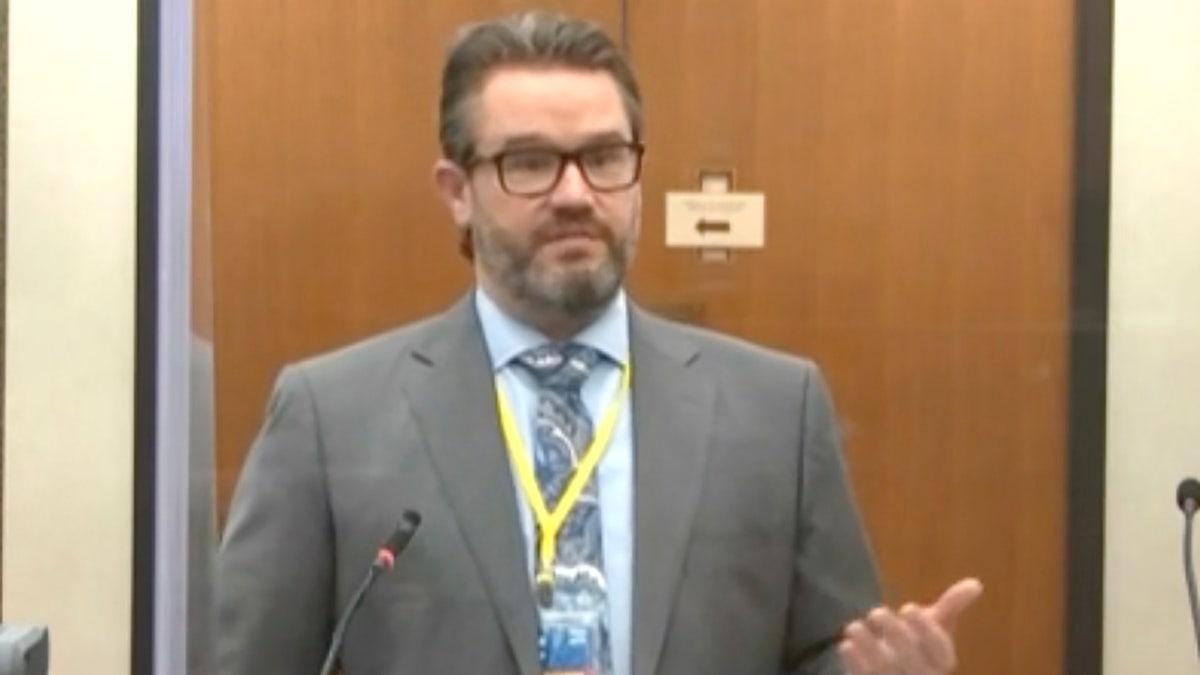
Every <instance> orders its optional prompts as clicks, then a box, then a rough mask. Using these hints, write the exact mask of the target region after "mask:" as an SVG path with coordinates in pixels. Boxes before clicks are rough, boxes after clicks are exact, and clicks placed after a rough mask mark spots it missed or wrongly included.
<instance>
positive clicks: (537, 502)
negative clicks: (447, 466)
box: [496, 365, 633, 604]
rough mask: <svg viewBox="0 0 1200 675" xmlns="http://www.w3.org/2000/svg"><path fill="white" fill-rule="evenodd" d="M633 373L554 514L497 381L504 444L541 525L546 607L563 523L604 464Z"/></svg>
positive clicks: (624, 371) (625, 377)
mask: <svg viewBox="0 0 1200 675" xmlns="http://www.w3.org/2000/svg"><path fill="white" fill-rule="evenodd" d="M632 370H633V368H632V367H631V366H629V365H624V366H622V368H621V386H620V388H619V389H618V390H617V394H616V396H615V397H614V398H613V400H612V402H611V403H609V405H608V408H607V409H605V411H604V415H603V416H602V417H601V419H600V426H599V427H598V428H597V429H596V434H595V435H594V436H593V438H592V443H591V445H589V446H588V449H587V452H585V453H584V455H583V459H582V460H581V461H580V462H579V464H578V465H576V467H575V472H574V473H573V474H571V480H570V481H569V482H568V483H567V487H566V489H565V490H563V494H562V496H561V497H560V498H559V500H558V503H557V504H555V506H554V510H553V511H550V510H549V509H547V508H546V500H545V498H544V497H543V496H542V490H541V488H539V487H538V480H537V474H535V473H534V470H533V465H532V464H531V463H530V461H529V453H528V451H527V450H526V449H525V443H524V442H523V441H522V440H521V434H520V432H519V431H518V430H517V423H516V419H515V417H514V415H513V411H512V406H510V405H509V403H508V398H507V397H506V396H505V395H504V388H503V387H501V386H500V378H499V377H497V378H496V404H497V406H498V407H499V410H500V426H501V429H502V430H503V432H504V444H505V446H506V447H507V448H508V455H509V458H510V459H511V460H512V463H513V466H514V467H516V471H517V478H518V479H519V480H520V483H521V491H522V492H523V493H525V499H526V501H528V502H529V506H530V508H532V509H533V516H534V519H535V520H536V521H537V547H538V566H537V575H536V580H537V587H538V595H539V599H540V600H541V601H542V602H543V604H548V601H549V594H550V592H551V591H552V590H553V584H554V572H553V567H554V555H555V548H556V544H557V542H558V531H559V530H560V529H562V525H563V523H564V522H566V520H567V514H569V513H570V512H571V509H572V507H574V506H575V502H577V501H579V496H580V495H581V494H583V488H584V486H586V485H587V482H588V478H589V477H591V475H592V472H593V471H595V469H596V465H597V464H599V463H600V457H601V456H602V455H603V454H604V451H605V449H606V448H608V443H609V441H610V440H611V439H612V435H613V430H614V429H615V428H616V426H617V418H618V417H619V416H620V412H621V404H622V403H623V402H624V401H625V398H626V394H627V393H628V392H629V381H630V378H631V372H632Z"/></svg>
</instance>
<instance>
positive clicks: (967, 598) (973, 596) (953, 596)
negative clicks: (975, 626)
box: [930, 579, 983, 631]
mask: <svg viewBox="0 0 1200 675" xmlns="http://www.w3.org/2000/svg"><path fill="white" fill-rule="evenodd" d="M982 594H983V584H982V583H980V582H979V580H978V579H963V580H961V581H959V582H958V583H956V584H954V585H953V586H951V587H950V588H948V589H946V592H945V593H942V597H940V598H938V600H937V602H936V603H934V605H933V607H931V608H930V611H931V612H932V614H933V620H934V621H937V622H938V624H939V625H940V626H941V627H942V628H945V629H946V630H947V631H950V630H953V629H954V625H955V624H956V623H958V617H959V616H960V615H961V614H962V613H963V610H965V609H966V608H967V607H970V606H971V605H972V604H974V602H975V601H976V600H978V599H979V596H980V595H982Z"/></svg>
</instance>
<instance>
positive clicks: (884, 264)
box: [629, 0, 1073, 675]
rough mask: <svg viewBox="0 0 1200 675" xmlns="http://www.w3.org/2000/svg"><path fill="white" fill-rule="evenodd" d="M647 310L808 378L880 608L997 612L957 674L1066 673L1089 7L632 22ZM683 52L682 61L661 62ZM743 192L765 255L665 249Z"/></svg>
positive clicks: (687, 7)
mask: <svg viewBox="0 0 1200 675" xmlns="http://www.w3.org/2000/svg"><path fill="white" fill-rule="evenodd" d="M631 11H632V15H631V16H630V17H629V26H630V46H631V50H632V56H633V59H634V62H635V66H636V67H637V68H638V70H639V73H640V75H641V77H642V84H643V87H644V89H645V92H646V98H647V102H646V105H647V110H648V113H647V115H648V120H647V121H648V127H649V138H648V147H649V157H648V160H647V161H648V166H647V174H646V205H647V208H646V222H645V228H646V234H645V240H646V241H645V243H644V245H643V247H642V253H641V259H640V260H639V262H638V267H637V272H636V274H635V284H634V286H635V288H636V289H638V290H639V291H640V294H641V295H642V296H644V297H652V298H666V299H669V300H670V301H671V302H675V303H692V304H698V305H701V306H703V307H704V308H705V312H704V316H705V321H706V323H708V324H709V325H710V326H713V327H715V328H718V329H722V330H726V331H729V332H732V333H735V334H739V335H743V336H745V337H747V338H749V339H752V340H755V341H759V342H765V343H767V344H769V345H773V346H776V347H779V348H782V349H786V350H788V351H792V352H796V353H801V354H807V355H810V356H812V357H814V358H815V359H816V360H817V361H818V362H819V363H820V364H821V365H822V367H823V368H824V370H825V373H826V375H827V377H828V378H829V380H830V382H831V386H832V388H833V391H834V394H835V397H836V402H837V405H838V409H839V413H840V416H841V420H842V423H843V427H844V434H845V437H846V447H847V453H848V456H849V458H850V461H851V466H852V473H853V477H854V481H855V486H856V489H857V492H858V494H859V497H860V501H861V503H862V506H863V510H864V512H865V516H866V519H867V521H868V523H869V525H870V529H871V531H872V535H873V540H874V543H875V546H876V549H877V551H878V554H879V558H880V563H881V568H882V573H883V575H884V580H885V584H886V587H887V591H888V593H887V595H888V600H889V601H892V602H903V601H907V600H911V599H920V600H927V599H932V598H933V597H935V594H936V593H938V592H939V591H940V590H941V589H942V588H943V587H944V586H945V585H947V584H948V583H949V582H951V581H952V580H954V579H957V578H958V577H960V576H963V575H967V574H972V575H980V576H981V577H982V578H983V579H984V580H985V581H986V583H987V586H988V592H987V594H986V595H985V599H984V601H983V602H982V604H981V605H980V606H979V607H978V608H977V610H976V611H975V612H973V614H972V615H971V616H970V617H969V618H968V619H967V621H966V622H965V624H964V626H963V634H962V635H963V642H962V657H963V666H962V669H961V672H964V673H971V674H972V675H977V674H982V675H991V674H995V675H1000V674H1002V673H1003V674H1008V673H1036V674H1039V675H1051V674H1052V673H1058V672H1060V668H1061V662H1062V626H1063V621H1064V616H1063V588H1064V579H1063V556H1064V545H1065V537H1064V535H1065V530H1064V525H1063V523H1064V513H1065V493H1064V488H1065V485H1066V477H1065V453H1066V392H1067V389H1066V366H1067V361H1066V357H1067V347H1068V343H1067V329H1068V297H1069V296H1068V292H1069V289H1068V278H1069V270H1070V267H1069V266H1070V248H1069V244H1070V210H1069V204H1070V194H1071V192H1070V190H1071V182H1070V179H1071V174H1070V169H1071V167H1070V147H1071V146H1070V142H1071V133H1072V129H1071V124H1072V112H1073V111H1072V108H1071V100H1072V79H1071V72H1072V61H1071V58H1072V57H1071V54H1072V44H1073V42H1072V38H1073V36H1072V30H1073V29H1072V23H1071V21H1072V16H1073V4H1072V3H1069V2H1066V1H1063V0H1054V1H1051V2H1045V1H1044V0H1015V1H1011V2H996V1H985V2H972V3H961V2H951V1H949V0H930V1H927V2H906V3H882V4H881V3H875V2H866V1H865V0H854V1H850V2H846V1H842V0H838V1H836V2H835V1H833V0H830V1H826V2H776V1H774V0H756V1H745V0H738V1H736V2H735V1H734V0H728V1H721V0H690V1H689V0H676V1H674V2H663V3H653V2H647V3H632V5H631ZM666 45H670V52H671V57H670V58H668V57H666V56H665V55H664V46H666ZM726 167H728V168H732V169H733V170H734V172H735V179H736V184H735V188H736V189H745V190H754V191H763V192H765V193H766V195H767V221H768V226H767V236H766V239H767V248H766V249H765V250H763V251H759V252H737V253H735V254H734V258H733V261H732V263H731V264H725V265H722V264H706V263H702V262H699V261H698V260H697V258H696V256H694V255H693V254H690V253H687V252H680V251H669V250H667V249H666V248H665V246H663V244H662V242H663V240H664V234H663V216H664V207H663V199H664V197H663V195H664V193H665V192H666V191H667V190H679V189H694V188H695V186H696V181H697V176H698V173H699V172H700V171H701V170H705V169H721V168H726Z"/></svg>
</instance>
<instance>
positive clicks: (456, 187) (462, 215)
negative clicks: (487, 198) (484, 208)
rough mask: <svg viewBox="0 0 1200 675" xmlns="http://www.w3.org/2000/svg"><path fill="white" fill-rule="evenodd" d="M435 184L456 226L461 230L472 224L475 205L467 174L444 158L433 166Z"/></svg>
mask: <svg viewBox="0 0 1200 675" xmlns="http://www.w3.org/2000/svg"><path fill="white" fill-rule="evenodd" d="M433 183H434V185H435V186H436V187H437V191H438V195H439V196H440V197H441V198H442V202H444V203H445V204H446V208H447V209H449V210H450V217H451V218H452V219H453V220H454V224H455V225H457V226H458V227H460V228H465V227H467V225H469V224H470V222H471V212H472V211H473V210H474V204H473V203H472V196H471V191H470V190H469V189H468V185H467V174H466V172H465V171H463V170H462V167H460V166H458V165H457V164H455V163H454V162H451V161H450V160H448V159H445V158H442V159H439V160H438V161H437V162H436V163H435V164H434V165H433Z"/></svg>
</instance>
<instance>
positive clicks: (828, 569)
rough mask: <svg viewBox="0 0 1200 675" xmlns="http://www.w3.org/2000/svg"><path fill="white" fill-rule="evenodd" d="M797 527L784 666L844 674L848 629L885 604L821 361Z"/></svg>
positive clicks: (810, 398)
mask: <svg viewBox="0 0 1200 675" xmlns="http://www.w3.org/2000/svg"><path fill="white" fill-rule="evenodd" d="M802 420H803V425H804V427H803V432H802V435H801V438H802V447H801V448H800V452H801V472H800V473H801V476H800V480H801V485H800V499H799V513H798V514H797V527H798V532H797V536H796V542H797V544H796V551H795V562H794V567H793V584H792V596H791V605H790V607H789V616H788V620H789V625H788V635H787V643H786V647H785V649H786V651H785V655H784V658H785V660H786V662H785V668H786V669H787V670H788V671H789V672H794V673H796V675H841V674H842V673H843V669H842V666H841V660H840V659H839V658H838V656H837V645H838V641H839V639H840V637H841V634H842V630H843V628H844V627H845V626H846V624H848V623H849V622H850V621H852V620H853V619H855V618H857V617H859V616H861V615H863V614H865V613H866V612H867V611H869V610H870V609H871V608H872V607H874V606H876V605H878V604H879V596H880V593H879V583H878V579H877V577H876V572H875V566H874V562H873V559H872V555H871V551H870V547H869V544H868V541H867V536H866V533H865V532H864V531H863V526H862V522H861V520H860V518H859V514H858V509H857V506H856V505H855V503H854V497H853V493H852V490H851V488H850V485H849V477H848V475H847V472H846V467H845V462H844V461H843V457H842V450H841V441H840V437H839V431H838V424H837V419H836V416H835V414H834V409H833V404H832V402H831V400H830V396H829V391H828V389H827V388H826V386H825V383H824V381H823V379H822V377H821V374H820V370H819V369H817V368H816V367H815V366H814V367H813V368H811V370H810V371H809V376H808V377H807V381H806V385H805V393H804V405H803V417H802Z"/></svg>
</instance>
